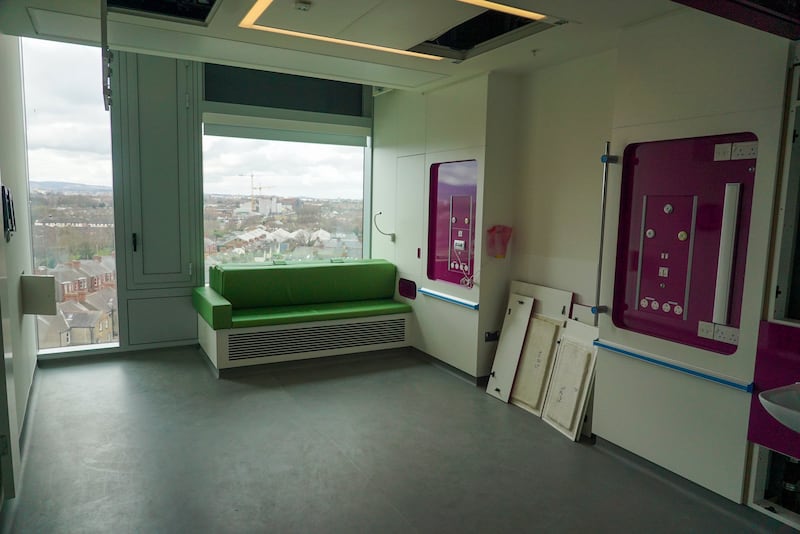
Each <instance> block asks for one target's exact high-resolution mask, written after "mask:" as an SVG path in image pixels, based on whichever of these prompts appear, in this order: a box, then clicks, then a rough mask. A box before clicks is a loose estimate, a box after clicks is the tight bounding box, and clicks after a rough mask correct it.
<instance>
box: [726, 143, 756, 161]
mask: <svg viewBox="0 0 800 534" xmlns="http://www.w3.org/2000/svg"><path fill="white" fill-rule="evenodd" d="M757 157H758V141H748V142H746V143H733V145H732V147H731V159H756V158H757Z"/></svg>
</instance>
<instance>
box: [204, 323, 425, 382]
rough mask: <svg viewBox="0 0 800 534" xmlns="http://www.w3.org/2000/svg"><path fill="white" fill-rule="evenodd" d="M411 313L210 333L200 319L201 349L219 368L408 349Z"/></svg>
mask: <svg viewBox="0 0 800 534" xmlns="http://www.w3.org/2000/svg"><path fill="white" fill-rule="evenodd" d="M410 315H411V314H393V315H379V316H375V317H362V318H356V319H342V320H336V321H317V322H310V323H299V324H291V325H275V326H262V327H254V328H231V329H225V330H213V329H212V328H211V327H210V326H209V325H208V323H206V321H205V320H204V319H203V318H202V317H200V316H199V315H198V318H197V328H198V338H199V341H200V346H201V347H202V348H203V351H205V353H206V355H207V356H208V359H209V360H210V361H211V363H212V364H213V365H214V367H216V368H217V369H227V368H232V367H245V366H250V365H260V364H264V363H274V362H287V361H293V360H303V359H308V358H321V357H325V356H335V355H340V354H350V353H355V352H368V351H373V350H380V349H390V348H399V347H406V346H409V342H408V319H409V317H410Z"/></svg>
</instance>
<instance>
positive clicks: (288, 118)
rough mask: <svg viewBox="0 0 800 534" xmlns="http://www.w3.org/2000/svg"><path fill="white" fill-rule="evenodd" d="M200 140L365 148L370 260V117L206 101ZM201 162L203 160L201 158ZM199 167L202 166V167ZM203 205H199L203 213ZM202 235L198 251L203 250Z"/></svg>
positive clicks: (366, 254) (367, 253)
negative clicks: (233, 139) (221, 138)
mask: <svg viewBox="0 0 800 534" xmlns="http://www.w3.org/2000/svg"><path fill="white" fill-rule="evenodd" d="M200 117H201V124H202V132H201V138H202V136H205V135H216V136H224V137H238V138H242V139H261V140H265V141H293V142H301V143H321V144H327V145H343V146H361V147H363V148H364V168H363V184H362V198H363V205H362V221H363V223H362V234H361V235H362V240H361V256H362V257H363V258H370V257H371V251H372V232H371V227H372V225H371V224H370V214H371V213H372V123H373V121H372V118H371V117H355V116H349V115H333V114H330V113H318V112H310V111H296V110H289V109H278V108H264V107H257V106H249V105H243V104H228V103H220V102H209V101H206V100H203V101H202V103H201V109H200ZM201 159H202V158H201ZM201 168H202V166H201ZM204 185H205V180H204V174H203V173H202V172H201V173H200V195H199V197H200V202H201V204H204V203H205V200H204V199H205V191H204V189H203V186H204ZM203 209H204V206H203V205H201V206H200V210H201V211H200V213H203ZM203 237H204V236H203V232H201V236H200V239H201V241H200V244H199V245H200V250H204V246H203V241H202V239H203Z"/></svg>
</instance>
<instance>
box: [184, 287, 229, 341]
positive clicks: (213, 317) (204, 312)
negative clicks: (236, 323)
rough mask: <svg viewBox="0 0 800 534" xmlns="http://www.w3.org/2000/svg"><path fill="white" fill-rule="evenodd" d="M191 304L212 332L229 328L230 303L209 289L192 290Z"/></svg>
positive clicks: (197, 288)
mask: <svg viewBox="0 0 800 534" xmlns="http://www.w3.org/2000/svg"><path fill="white" fill-rule="evenodd" d="M192 304H193V305H194V309H195V310H197V313H199V314H200V316H201V317H202V318H203V319H205V321H206V322H207V323H208V324H209V325H211V328H213V329H214V330H220V329H223V328H230V327H231V303H230V302H228V299H226V298H225V297H223V296H222V295H220V294H219V293H217V292H216V291H214V290H213V289H211V288H210V287H208V286H206V287H196V288H194V291H192Z"/></svg>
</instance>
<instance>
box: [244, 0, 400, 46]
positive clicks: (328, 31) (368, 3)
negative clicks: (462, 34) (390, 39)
mask: <svg viewBox="0 0 800 534" xmlns="http://www.w3.org/2000/svg"><path fill="white" fill-rule="evenodd" d="M380 3H381V0H313V2H309V4H310V6H309V9H308V11H301V10H298V9H295V0H275V1H274V2H273V3H272V4H271V5H270V6H269V7H268V8H267V9H266V10H265V11H264V13H262V14H261V16H260V17H259V18H258V20H257V21H256V24H258V25H259V26H268V27H272V28H281V29H284V30H292V31H296V32H303V33H313V34H314V35H324V36H326V37H335V36H337V34H338V33H339V32H341V31H342V30H344V29H345V28H346V27H347V26H348V25H349V24H350V23H351V22H352V21H354V20H357V19H359V18H360V17H362V16H363V15H364V14H365V13H367V12H368V11H369V10H371V9H372V8H374V7H375V6H377V5H378V4H380ZM401 3H402V2H401Z"/></svg>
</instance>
